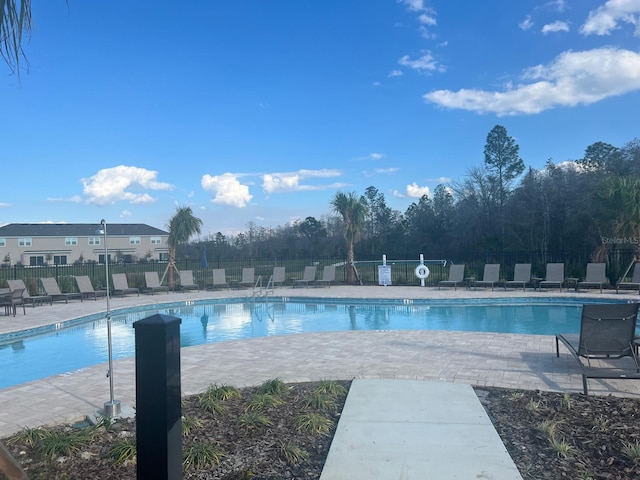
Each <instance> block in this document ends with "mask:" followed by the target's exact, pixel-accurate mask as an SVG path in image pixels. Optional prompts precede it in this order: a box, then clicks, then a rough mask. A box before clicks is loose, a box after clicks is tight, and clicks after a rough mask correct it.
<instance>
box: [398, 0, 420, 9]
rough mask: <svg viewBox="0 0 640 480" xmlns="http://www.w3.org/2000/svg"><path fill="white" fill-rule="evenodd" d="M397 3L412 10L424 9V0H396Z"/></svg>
mask: <svg viewBox="0 0 640 480" xmlns="http://www.w3.org/2000/svg"><path fill="white" fill-rule="evenodd" d="M398 3H402V4H403V5H406V6H407V8H408V9H409V10H411V11H413V12H421V11H422V10H425V7H424V0H398Z"/></svg>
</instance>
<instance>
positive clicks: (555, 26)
mask: <svg viewBox="0 0 640 480" xmlns="http://www.w3.org/2000/svg"><path fill="white" fill-rule="evenodd" d="M568 31H569V24H568V23H567V22H561V21H559V20H558V21H556V22H553V23H548V24H546V25H545V26H544V27H542V33H543V34H544V35H546V34H548V33H555V32H568Z"/></svg>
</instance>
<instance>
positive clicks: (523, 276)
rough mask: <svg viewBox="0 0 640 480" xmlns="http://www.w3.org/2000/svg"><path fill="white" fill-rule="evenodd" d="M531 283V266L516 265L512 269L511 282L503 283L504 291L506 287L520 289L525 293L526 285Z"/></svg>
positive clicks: (526, 264) (528, 264) (524, 264)
mask: <svg viewBox="0 0 640 480" xmlns="http://www.w3.org/2000/svg"><path fill="white" fill-rule="evenodd" d="M529 283H531V264H530V263H516V265H515V267H513V280H507V281H506V282H504V289H505V290H506V289H507V287H514V288H515V287H522V291H523V292H526V291H527V285H528V284H529Z"/></svg>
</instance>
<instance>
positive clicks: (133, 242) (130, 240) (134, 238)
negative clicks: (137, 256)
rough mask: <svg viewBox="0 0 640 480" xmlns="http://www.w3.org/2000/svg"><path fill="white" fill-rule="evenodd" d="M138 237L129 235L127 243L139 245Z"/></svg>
mask: <svg viewBox="0 0 640 480" xmlns="http://www.w3.org/2000/svg"><path fill="white" fill-rule="evenodd" d="M140 243H141V241H140V237H129V245H140Z"/></svg>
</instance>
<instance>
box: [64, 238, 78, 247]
mask: <svg viewBox="0 0 640 480" xmlns="http://www.w3.org/2000/svg"><path fill="white" fill-rule="evenodd" d="M64 244H65V246H67V247H75V246H77V245H78V237H67V238H65V239H64Z"/></svg>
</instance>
